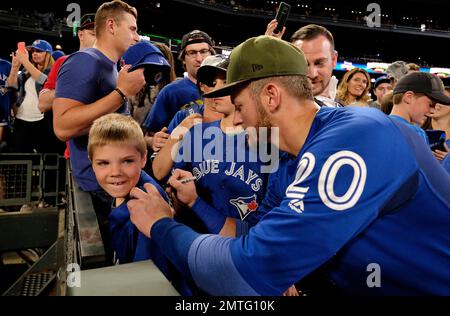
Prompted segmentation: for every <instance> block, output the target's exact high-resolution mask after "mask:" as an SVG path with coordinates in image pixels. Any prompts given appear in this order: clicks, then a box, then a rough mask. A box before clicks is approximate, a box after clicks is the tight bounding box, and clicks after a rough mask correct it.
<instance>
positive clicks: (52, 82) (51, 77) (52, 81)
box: [44, 55, 68, 90]
mask: <svg viewBox="0 0 450 316" xmlns="http://www.w3.org/2000/svg"><path fill="white" fill-rule="evenodd" d="M67 57H68V55H66V56H62V57H61V58H59V59H58V60H57V61H56V62H55V63H54V64H53V67H52V69H51V70H50V73H49V74H48V77H47V81H46V82H45V84H44V89H51V90H55V89H56V78H57V77H58V72H59V69H60V68H61V65H62V64H63V62H64V61H65V60H66V59H67Z"/></svg>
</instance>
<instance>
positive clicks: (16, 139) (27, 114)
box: [8, 39, 55, 152]
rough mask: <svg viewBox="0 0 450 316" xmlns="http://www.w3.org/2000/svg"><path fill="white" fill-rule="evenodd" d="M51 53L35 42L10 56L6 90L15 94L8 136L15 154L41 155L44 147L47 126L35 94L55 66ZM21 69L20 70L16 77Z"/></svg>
mask: <svg viewBox="0 0 450 316" xmlns="http://www.w3.org/2000/svg"><path fill="white" fill-rule="evenodd" d="M52 51H53V49H52V46H51V45H50V43H48V42H47V41H44V40H39V39H38V40H35V41H34V42H33V44H32V45H31V46H28V47H27V49H26V50H21V49H18V50H17V51H16V52H15V53H13V54H12V67H11V73H10V75H9V77H8V86H10V87H13V88H15V89H16V90H17V91H18V97H17V103H16V106H15V107H14V112H15V121H14V127H13V128H14V130H13V134H12V143H13V151H15V152H33V151H37V152H42V150H43V148H44V147H45V142H46V140H47V135H48V133H47V129H48V126H47V124H46V122H45V121H44V114H43V113H41V111H40V110H39V108H38V104H39V92H40V91H41V90H42V87H43V85H44V83H45V81H46V80H47V75H48V73H49V72H50V69H51V67H52V66H53V63H54V62H55V61H54V59H53V57H52V55H51V54H52ZM30 53H31V59H30V58H29V55H30ZM21 66H23V67H24V69H23V70H22V71H21V72H20V73H19V74H18V72H19V69H20V67H21Z"/></svg>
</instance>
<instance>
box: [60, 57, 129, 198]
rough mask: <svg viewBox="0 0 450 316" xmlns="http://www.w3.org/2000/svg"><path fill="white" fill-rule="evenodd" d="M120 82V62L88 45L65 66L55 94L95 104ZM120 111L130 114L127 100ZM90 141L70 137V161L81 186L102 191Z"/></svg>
mask: <svg viewBox="0 0 450 316" xmlns="http://www.w3.org/2000/svg"><path fill="white" fill-rule="evenodd" d="M116 83H117V67H116V63H114V62H113V61H111V60H110V59H108V58H107V57H106V56H105V55H104V54H103V53H102V52H101V51H99V50H98V49H95V48H87V49H85V50H82V51H78V52H75V53H73V54H71V55H70V56H69V57H68V58H67V60H66V61H65V62H64V64H63V65H62V66H61V69H60V70H59V73H58V78H57V82H56V92H55V93H56V95H55V97H56V98H67V99H72V100H76V101H78V102H81V103H84V104H91V103H94V102H95V101H97V100H99V99H101V98H103V97H105V96H106V95H108V94H109V93H111V91H113V90H114V89H115V87H116ZM117 112H118V113H121V114H124V115H130V112H129V109H128V104H127V102H125V103H124V104H123V105H122V106H121V107H120V109H119V110H118V111H117ZM87 144H88V136H87V135H83V136H80V137H75V138H72V139H70V140H69V149H70V158H71V159H70V160H71V163H72V169H73V174H74V176H75V179H76V180H77V183H78V185H79V186H80V187H81V189H82V190H83V191H97V190H100V186H99V185H98V183H97V180H96V178H95V174H94V171H93V170H92V166H91V162H90V161H89V158H88V154H87Z"/></svg>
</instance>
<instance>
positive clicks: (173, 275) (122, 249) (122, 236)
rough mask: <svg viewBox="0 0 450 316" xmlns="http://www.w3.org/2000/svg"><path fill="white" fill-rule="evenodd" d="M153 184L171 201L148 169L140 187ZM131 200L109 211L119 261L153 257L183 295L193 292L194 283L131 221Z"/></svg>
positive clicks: (111, 231)
mask: <svg viewBox="0 0 450 316" xmlns="http://www.w3.org/2000/svg"><path fill="white" fill-rule="evenodd" d="M145 183H151V184H152V185H154V186H155V187H156V189H157V190H158V191H159V193H160V194H161V196H162V197H163V198H164V200H166V201H168V198H167V195H166V193H165V192H164V190H163V189H162V188H161V187H160V186H159V184H158V183H156V181H155V180H154V179H153V178H152V177H150V176H149V175H148V174H147V173H145V172H144V171H141V176H140V178H139V182H138V183H137V185H136V186H137V187H138V188H140V189H142V190H144V184H145ZM126 202H127V201H125V202H123V203H122V204H120V205H119V206H118V207H113V208H112V209H111V213H110V214H109V230H110V234H111V244H112V245H111V246H112V249H113V250H114V254H115V260H116V263H117V264H123V263H129V262H136V261H142V260H148V259H151V260H152V261H153V262H154V263H155V264H156V266H157V267H158V268H159V269H160V270H161V272H162V273H163V274H164V275H165V276H166V278H167V279H168V280H170V281H172V282H173V285H174V286H175V288H177V290H178V291H180V293H182V294H183V295H192V285H189V284H188V283H187V281H186V279H185V278H184V277H182V276H181V275H179V273H178V272H177V271H176V270H175V268H174V267H173V265H172V264H171V262H170V261H169V260H168V259H167V258H166V257H165V256H164V253H163V252H162V251H161V249H160V248H159V247H158V245H157V244H156V243H155V242H154V241H153V240H152V239H149V238H147V237H146V236H145V235H144V234H142V233H141V232H140V231H139V230H138V229H137V228H136V226H134V224H133V223H132V222H131V220H130V211H129V210H128V207H127V203H126Z"/></svg>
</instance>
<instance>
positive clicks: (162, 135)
mask: <svg viewBox="0 0 450 316" xmlns="http://www.w3.org/2000/svg"><path fill="white" fill-rule="evenodd" d="M167 130H168V129H167V127H163V128H162V129H161V130H160V131H159V132H157V133H155V135H154V136H153V145H152V149H153V151H159V150H160V149H161V148H163V147H164V145H165V144H166V142H167V139H168V138H169V136H170V135H169V134H167Z"/></svg>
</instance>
